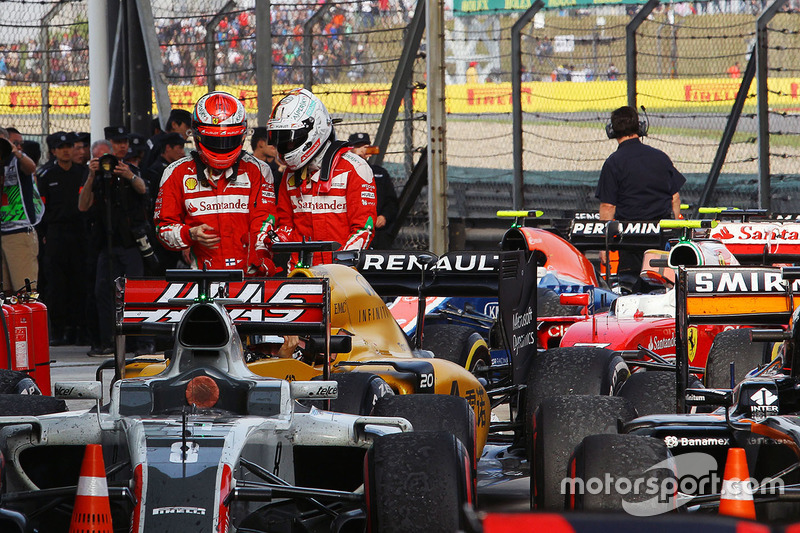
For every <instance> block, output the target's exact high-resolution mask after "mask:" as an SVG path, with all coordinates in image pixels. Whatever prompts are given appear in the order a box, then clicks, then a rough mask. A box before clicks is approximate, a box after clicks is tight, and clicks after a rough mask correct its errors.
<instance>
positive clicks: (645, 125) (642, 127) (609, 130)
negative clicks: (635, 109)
mask: <svg viewBox="0 0 800 533" xmlns="http://www.w3.org/2000/svg"><path fill="white" fill-rule="evenodd" d="M641 108H642V113H644V120H640V121H639V131H637V132H636V134H637V135H638V136H639V137H647V131H648V130H649V129H650V119H649V118H648V117H647V110H646V109H645V108H644V106H641ZM606 135H608V138H609V139H616V138H617V137H619V135H617V134H616V132H615V131H614V126H612V125H611V121H610V120H609V121H608V123H607V124H606Z"/></svg>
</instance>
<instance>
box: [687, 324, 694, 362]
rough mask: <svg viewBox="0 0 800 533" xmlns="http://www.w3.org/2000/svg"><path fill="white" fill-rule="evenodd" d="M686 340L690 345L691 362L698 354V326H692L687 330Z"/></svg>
mask: <svg viewBox="0 0 800 533" xmlns="http://www.w3.org/2000/svg"><path fill="white" fill-rule="evenodd" d="M686 342H687V343H688V345H689V362H690V363H691V362H692V361H694V356H695V355H697V326H690V327H689V330H688V331H687V332H686Z"/></svg>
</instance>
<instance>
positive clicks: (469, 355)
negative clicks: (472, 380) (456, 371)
mask: <svg viewBox="0 0 800 533" xmlns="http://www.w3.org/2000/svg"><path fill="white" fill-rule="evenodd" d="M423 332H424V334H423V335H424V336H423V339H422V346H423V347H424V348H425V349H426V350H430V351H431V352H433V355H434V356H436V357H437V358H439V359H446V360H448V361H451V362H453V363H456V364H457V365H459V366H462V367H464V368H466V369H467V370H469V371H470V372H472V373H474V374H482V373H485V370H486V369H487V368H488V367H489V364H490V363H491V360H492V359H491V355H490V353H489V345H488V344H486V341H485V340H484V339H483V337H482V336H481V334H480V333H478V332H477V331H475V330H474V329H473V328H471V327H469V326H460V325H457V324H430V325H427V326H425V327H424V328H423Z"/></svg>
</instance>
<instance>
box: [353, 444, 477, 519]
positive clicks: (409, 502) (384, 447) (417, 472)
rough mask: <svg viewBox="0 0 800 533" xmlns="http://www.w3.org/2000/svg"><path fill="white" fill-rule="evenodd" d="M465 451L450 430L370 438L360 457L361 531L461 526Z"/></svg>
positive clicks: (469, 492)
mask: <svg viewBox="0 0 800 533" xmlns="http://www.w3.org/2000/svg"><path fill="white" fill-rule="evenodd" d="M467 461H468V458H467V451H466V449H465V448H464V446H463V445H462V443H461V441H460V440H459V439H457V438H456V437H455V436H454V435H453V434H452V433H449V432H444V431H438V432H431V431H423V432H417V431H412V432H410V433H396V434H393V435H386V436H383V437H379V438H377V439H375V443H374V444H373V445H372V447H371V448H370V449H369V451H368V452H367V456H366V458H365V460H364V493H365V495H366V504H367V505H366V507H367V531H369V532H373V533H395V532H397V533H406V532H408V531H425V532H426V533H451V532H453V531H463V530H465V529H466V528H465V517H464V512H463V509H464V506H465V505H467V504H470V505H473V502H474V501H475V497H474V496H475V495H474V493H473V489H472V487H473V485H474V483H473V480H472V479H471V476H472V474H471V472H470V470H469V469H468V468H466V464H467Z"/></svg>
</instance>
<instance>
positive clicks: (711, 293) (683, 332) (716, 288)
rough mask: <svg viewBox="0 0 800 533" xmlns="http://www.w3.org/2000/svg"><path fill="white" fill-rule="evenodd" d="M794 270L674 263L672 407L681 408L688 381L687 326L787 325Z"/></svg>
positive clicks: (795, 279)
mask: <svg viewBox="0 0 800 533" xmlns="http://www.w3.org/2000/svg"><path fill="white" fill-rule="evenodd" d="M798 278H800V269H797V268H786V269H781V268H778V267H753V266H744V265H740V266H703V267H685V266H681V267H678V279H677V283H676V285H675V341H676V344H675V365H676V371H677V372H676V374H677V389H676V390H677V409H678V412H680V413H682V412H685V407H686V404H685V391H686V388H687V387H688V382H689V355H688V354H689V347H688V342H689V338H688V335H687V332H688V331H689V327H690V326H692V325H698V324H725V325H727V324H730V325H742V326H761V327H768V328H769V327H771V328H775V329H785V328H787V327H789V326H791V322H792V315H793V313H794V310H795V307H796V305H797V302H795V299H794V296H793V295H794V292H795V291H796V290H797V289H798V288H800V281H798Z"/></svg>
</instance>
